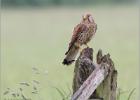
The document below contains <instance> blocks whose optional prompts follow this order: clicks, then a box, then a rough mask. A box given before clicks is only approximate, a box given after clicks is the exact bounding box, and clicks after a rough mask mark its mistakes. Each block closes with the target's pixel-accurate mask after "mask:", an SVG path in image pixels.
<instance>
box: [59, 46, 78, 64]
mask: <svg viewBox="0 0 140 100" xmlns="http://www.w3.org/2000/svg"><path fill="white" fill-rule="evenodd" d="M79 49H80V48H79V47H77V46H75V45H73V46H72V47H71V48H70V49H69V50H68V51H67V52H66V53H65V54H66V57H65V59H64V60H63V62H62V63H63V64H64V65H70V64H72V63H73V62H74V61H75V58H76V56H77V54H78V52H79Z"/></svg>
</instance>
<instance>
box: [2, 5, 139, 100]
mask: <svg viewBox="0 0 140 100" xmlns="http://www.w3.org/2000/svg"><path fill="white" fill-rule="evenodd" d="M138 10H139V9H138V7H137V6H136V5H134V4H133V5H130V4H128V5H124V4H123V5H120V4H119V5H118V4H117V5H114V4H112V5H92V6H91V5H90V6H78V7H76V6H74V7H71V6H68V7H67V6H50V7H47V8H46V7H43V8H42V7H38V6H37V7H29V8H28V7H22V8H12V9H11V8H8V9H5V8H3V9H2V13H1V65H2V66H1V100H4V98H11V96H10V95H7V96H4V95H3V92H4V91H5V90H6V88H12V89H13V90H12V91H16V92H17V88H19V87H20V85H19V84H18V83H19V82H23V81H25V82H29V83H30V84H32V80H38V81H39V82H40V85H38V89H39V94H36V95H34V94H31V93H30V92H31V91H32V87H25V90H24V94H25V95H26V96H27V97H29V98H31V99H32V100H61V96H60V94H59V93H58V92H57V91H56V89H55V88H54V87H57V88H60V89H63V90H65V91H66V92H67V93H68V92H69V89H68V87H69V88H71V87H72V79H73V69H74V64H73V65H71V66H68V67H66V66H63V65H62V64H61V62H62V60H63V58H64V53H65V52H66V50H67V47H68V43H69V40H70V38H71V33H72V31H73V28H74V26H75V25H76V24H77V23H79V22H80V20H81V15H82V14H83V13H85V12H91V13H92V15H93V17H94V19H95V22H96V23H97V25H98V30H97V32H96V35H95V38H94V39H93V40H92V41H91V42H90V43H89V45H90V46H91V47H93V48H94V52H95V53H94V57H95V54H96V53H97V51H98V50H99V49H100V48H101V49H102V50H103V52H104V53H107V52H109V53H110V54H111V57H112V59H113V61H114V63H115V67H116V69H117V70H118V87H120V88H121V89H123V90H124V91H128V92H126V93H124V94H122V95H121V100H126V99H127V97H128V94H129V92H130V91H131V90H132V89H133V88H136V90H135V91H134V94H133V95H132V97H131V100H136V99H137V98H138V85H139V78H138V72H139V68H138V65H139V63H138V59H139V57H138V49H139V48H138V41H139V38H138V36H139V35H138V32H139V23H138V21H139V14H138ZM94 59H95V58H94ZM32 67H36V68H38V69H39V71H40V74H35V73H34V72H33V71H32ZM45 71H47V74H45Z"/></svg>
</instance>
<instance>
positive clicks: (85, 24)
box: [63, 14, 97, 65]
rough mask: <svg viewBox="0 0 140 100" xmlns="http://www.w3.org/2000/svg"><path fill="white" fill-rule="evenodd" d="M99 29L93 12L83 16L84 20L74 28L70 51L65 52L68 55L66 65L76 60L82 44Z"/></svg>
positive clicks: (85, 43) (64, 62)
mask: <svg viewBox="0 0 140 100" xmlns="http://www.w3.org/2000/svg"><path fill="white" fill-rule="evenodd" d="M96 30H97V24H96V23H95V22H94V19H93V17H92V15H91V14H85V15H84V16H82V21H81V22H80V24H78V25H77V26H76V27H75V28H74V30H73V35H72V39H71V42H70V43H69V47H68V51H67V52H66V53H65V55H66V57H65V59H64V60H63V64H64V65H69V64H71V63H72V62H73V61H75V58H76V55H77V54H78V52H79V49H80V47H81V46H82V45H86V46H87V43H88V42H89V41H90V40H91V39H92V37H93V36H94V35H95V33H96Z"/></svg>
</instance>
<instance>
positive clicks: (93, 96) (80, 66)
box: [72, 48, 117, 100]
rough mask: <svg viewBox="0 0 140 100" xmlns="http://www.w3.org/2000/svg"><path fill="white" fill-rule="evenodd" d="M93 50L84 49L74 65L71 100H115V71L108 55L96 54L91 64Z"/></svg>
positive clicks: (99, 52)
mask: <svg viewBox="0 0 140 100" xmlns="http://www.w3.org/2000/svg"><path fill="white" fill-rule="evenodd" d="M92 60H93V49H92V48H85V49H84V50H83V51H82V52H81V54H80V56H79V58H78V59H77V61H76V64H75V70H74V73H75V75H74V80H73V96H72V100H87V99H88V98H89V99H90V100H116V87H117V86H116V85H117V82H116V80H117V79H116V78H117V71H116V70H115V68H114V64H113V62H112V60H111V59H110V55H109V54H107V55H104V56H102V51H101V50H99V51H98V54H97V64H94V63H93V61H92Z"/></svg>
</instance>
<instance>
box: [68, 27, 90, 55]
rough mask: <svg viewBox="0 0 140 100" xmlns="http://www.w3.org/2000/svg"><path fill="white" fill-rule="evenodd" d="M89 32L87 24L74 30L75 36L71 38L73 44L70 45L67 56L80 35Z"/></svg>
mask: <svg viewBox="0 0 140 100" xmlns="http://www.w3.org/2000/svg"><path fill="white" fill-rule="evenodd" d="M87 30H88V28H87V26H86V25H85V24H78V25H77V26H76V27H75V28H74V31H73V35H72V38H71V42H70V43H69V48H68V51H67V52H66V53H65V55H67V53H68V52H69V50H70V49H71V47H72V46H73V45H74V43H75V42H76V40H77V39H78V37H79V35H80V34H81V33H83V32H86V31H87Z"/></svg>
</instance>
